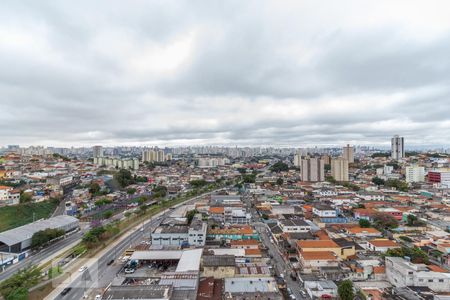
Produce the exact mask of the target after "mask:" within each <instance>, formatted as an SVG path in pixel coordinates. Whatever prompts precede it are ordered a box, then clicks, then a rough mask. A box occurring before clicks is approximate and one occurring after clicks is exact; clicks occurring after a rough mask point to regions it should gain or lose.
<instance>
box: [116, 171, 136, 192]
mask: <svg viewBox="0 0 450 300" xmlns="http://www.w3.org/2000/svg"><path fill="white" fill-rule="evenodd" d="M114 179H115V180H116V181H117V182H118V183H119V185H120V186H121V187H122V188H124V187H127V186H129V185H130V184H133V183H135V181H134V178H133V176H131V172H130V170H126V169H120V170H119V172H117V173H116V174H115V175H114Z"/></svg>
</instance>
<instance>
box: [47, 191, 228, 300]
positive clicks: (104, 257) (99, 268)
mask: <svg viewBox="0 0 450 300" xmlns="http://www.w3.org/2000/svg"><path fill="white" fill-rule="evenodd" d="M218 190H222V189H218ZM218 190H214V191H211V192H208V193H205V194H202V195H200V196H196V197H194V198H192V199H190V200H187V201H186V202H183V203H179V204H177V205H174V206H173V207H172V208H176V207H179V206H183V205H189V204H192V203H194V202H195V201H197V200H198V199H200V198H202V197H204V196H207V195H210V194H212V193H214V192H217V191H218ZM171 212H172V210H171V209H167V210H165V211H163V212H161V213H159V214H157V215H155V216H153V217H152V218H151V219H150V220H148V221H146V222H145V223H144V224H143V226H139V228H137V229H135V231H134V232H131V233H129V235H128V236H127V237H126V238H124V239H123V240H121V241H120V242H119V243H118V244H117V245H114V246H113V247H110V248H111V249H109V250H108V251H106V252H105V253H103V254H101V256H100V257H99V258H98V260H97V261H95V262H91V263H90V265H87V267H88V269H87V272H85V273H79V274H74V276H73V280H71V282H69V283H65V284H63V285H61V286H58V287H57V288H56V289H55V290H54V291H53V292H52V293H51V294H50V295H49V296H47V298H46V299H52V300H53V299H61V300H63V299H64V300H75V299H76V300H78V299H82V298H83V296H84V295H85V294H88V295H89V294H91V293H92V292H93V291H94V290H92V289H96V288H102V287H104V283H109V282H111V281H112V279H113V278H114V276H115V275H116V274H117V265H114V264H113V265H111V266H108V265H107V263H108V262H109V261H111V260H116V259H117V258H118V257H119V256H120V255H122V253H123V252H124V251H125V250H126V249H127V248H129V247H130V246H132V245H133V244H136V243H139V242H140V241H142V240H143V239H144V234H148V233H149V231H150V230H152V228H154V227H156V226H158V225H159V223H160V222H161V221H162V220H163V218H164V217H166V216H167V215H168V214H170V213H171ZM142 228H143V230H141V229H142ZM83 274H90V275H89V276H86V275H83ZM97 279H100V280H97ZM99 282H100V284H99ZM65 287H71V290H70V291H69V292H68V293H67V294H66V295H64V296H62V295H61V291H62V290H63V288H65Z"/></svg>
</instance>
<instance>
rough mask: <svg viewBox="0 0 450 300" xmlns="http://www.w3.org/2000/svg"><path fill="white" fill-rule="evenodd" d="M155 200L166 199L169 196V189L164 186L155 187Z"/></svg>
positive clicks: (153, 192)
mask: <svg viewBox="0 0 450 300" xmlns="http://www.w3.org/2000/svg"><path fill="white" fill-rule="evenodd" d="M152 195H153V198H164V197H165V196H166V195H167V187H165V186H163V185H158V186H155V187H154V188H153V189H152Z"/></svg>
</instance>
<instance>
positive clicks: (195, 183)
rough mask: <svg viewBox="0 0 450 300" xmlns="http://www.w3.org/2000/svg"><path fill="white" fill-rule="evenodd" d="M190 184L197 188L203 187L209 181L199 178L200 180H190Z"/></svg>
mask: <svg viewBox="0 0 450 300" xmlns="http://www.w3.org/2000/svg"><path fill="white" fill-rule="evenodd" d="M189 184H190V185H191V186H192V187H193V188H194V189H196V188H201V187H203V186H205V185H207V184H208V183H207V182H206V180H204V179H198V180H191V181H190V182H189Z"/></svg>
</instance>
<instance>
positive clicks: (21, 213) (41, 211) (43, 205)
mask: <svg viewBox="0 0 450 300" xmlns="http://www.w3.org/2000/svg"><path fill="white" fill-rule="evenodd" d="M58 203H59V201H58V200H50V201H43V202H40V203H24V204H19V205H16V206H6V207H0V232H2V231H5V230H8V229H12V228H15V227H19V226H22V225H25V224H28V223H31V222H33V212H34V213H35V220H39V219H42V218H48V217H49V216H51V215H52V213H53V211H54V210H55V208H56V206H57V205H58Z"/></svg>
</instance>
